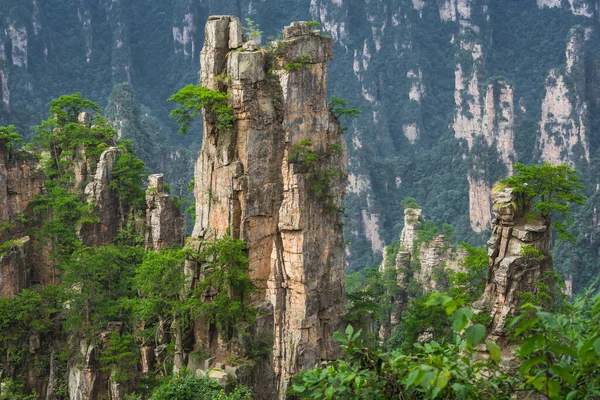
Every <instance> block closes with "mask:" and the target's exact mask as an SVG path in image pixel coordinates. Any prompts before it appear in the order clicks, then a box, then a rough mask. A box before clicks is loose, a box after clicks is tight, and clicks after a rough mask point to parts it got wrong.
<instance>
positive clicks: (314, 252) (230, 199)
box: [188, 16, 347, 398]
mask: <svg viewBox="0 0 600 400" xmlns="http://www.w3.org/2000/svg"><path fill="white" fill-rule="evenodd" d="M239 30H240V28H239V20H238V19H237V18H235V17H228V16H218V17H210V18H209V20H208V23H207V26H206V40H205V44H204V48H203V50H202V53H201V63H202V71H201V84H202V85H204V86H207V87H210V88H215V89H216V88H219V89H221V90H227V91H228V93H229V94H230V95H231V103H232V105H233V112H234V116H235V123H234V127H233V128H232V129H229V130H217V127H216V124H215V120H214V116H212V115H210V112H205V113H204V139H203V144H202V150H201V153H200V157H199V158H198V161H197V163H196V170H195V171H196V172H195V177H196V179H195V182H196V184H195V189H194V193H195V196H196V216H197V217H196V224H195V227H194V232H193V237H194V238H200V239H209V238H213V237H221V236H223V235H225V234H226V233H227V232H229V233H230V234H232V235H233V236H234V237H238V238H241V239H243V240H244V241H245V242H246V244H247V245H248V252H249V260H250V271H251V272H250V274H251V276H252V277H254V278H261V279H265V280H266V281H267V283H266V290H265V292H264V296H265V300H267V301H268V302H269V303H270V304H271V308H270V310H271V311H269V312H270V313H271V314H270V316H269V317H268V318H270V319H271V324H266V325H264V324H263V325H264V327H265V329H268V330H270V333H272V334H273V335H274V349H273V360H272V364H271V365H270V366H269V367H268V368H267V369H268V370H269V371H266V370H264V369H263V372H264V373H263V374H262V375H263V376H262V377H261V380H260V382H258V381H257V380H255V381H254V385H262V387H259V388H258V389H259V390H258V391H259V393H258V395H259V396H260V397H262V398H276V397H278V396H279V397H281V398H283V397H285V390H286V387H287V382H288V380H289V379H290V377H291V376H292V375H293V374H295V373H297V372H298V371H299V370H300V369H304V368H311V367H313V366H314V365H315V363H317V362H318V361H319V360H323V359H331V358H334V357H336V356H337V354H338V349H337V346H336V345H335V344H334V342H333V341H332V339H331V334H332V333H333V332H334V331H335V330H338V329H339V327H340V324H341V319H340V318H341V316H342V315H343V312H344V294H343V292H344V284H343V282H344V253H343V239H342V231H341V215H340V214H339V213H338V212H336V210H337V209H338V207H341V202H342V199H343V197H344V195H345V183H346V177H347V171H346V168H347V161H346V152H345V142H344V140H343V138H342V136H341V131H340V127H339V124H338V122H337V121H336V120H335V118H334V117H333V116H332V115H331V114H330V113H329V110H328V105H327V91H326V90H327V74H326V72H327V67H326V64H327V62H328V61H330V60H331V59H332V42H331V39H329V38H323V37H321V36H320V35H318V34H315V33H313V32H311V30H310V29H309V28H308V25H307V24H306V23H293V24H292V25H291V26H290V27H288V28H286V29H285V31H284V37H285V39H284V42H285V43H284V46H283V48H282V49H283V50H282V51H281V54H279V56H278V58H277V61H278V63H279V64H280V67H279V68H276V74H270V73H269V72H268V71H267V66H266V62H265V54H264V52H263V51H261V50H253V47H251V46H244V47H243V48H242V49H241V51H240V50H238V51H235V52H230V51H231V50H232V47H233V46H235V48H238V47H240V43H239V41H238V40H237V36H236V35H237V32H238V31H239ZM233 36H235V37H236V38H235V40H233V41H232V40H231V38H232V37H233ZM228 52H230V53H229V57H227V53H228ZM300 57H302V60H303V63H304V65H303V67H302V68H300V69H295V70H291V71H286V70H284V69H283V68H281V67H282V66H283V65H286V64H288V63H290V62H297V61H298V60H299V59H300ZM222 74H226V75H229V76H231V82H230V83H227V84H225V83H223V82H222V81H218V80H217V79H215V76H216V75H222ZM300 140H310V141H311V143H312V150H313V151H315V152H317V153H318V154H322V156H321V157H320V158H319V160H318V164H317V165H316V166H314V167H310V166H307V165H304V164H303V163H302V162H298V161H297V160H290V159H288V155H290V154H292V153H293V151H294V149H295V146H296V145H297V144H298V143H299V142H300ZM333 144H336V145H337V146H336V150H335V151H330V150H329V148H330V146H331V145H333ZM311 168H319V169H329V170H332V171H334V172H335V173H334V174H333V175H332V177H331V178H330V179H329V183H328V189H327V192H328V196H331V197H328V198H321V197H319V196H317V195H316V194H315V193H314V192H313V190H312V189H311V176H312V175H311V174H314V170H312V169H311ZM190 269H193V267H190V266H188V270H190ZM189 273H190V274H192V276H193V274H194V272H192V271H190V272H189ZM197 328H198V329H201V330H202V329H206V326H205V325H202V324H201V326H198V327H197ZM195 335H196V337H197V340H205V339H204V338H205V337H206V336H205V335H203V334H200V333H195ZM216 347H218V345H216ZM211 352H213V353H215V355H217V356H218V353H219V352H218V350H217V349H216V348H215V345H214V344H213V346H212V348H211ZM257 368H260V367H257Z"/></svg>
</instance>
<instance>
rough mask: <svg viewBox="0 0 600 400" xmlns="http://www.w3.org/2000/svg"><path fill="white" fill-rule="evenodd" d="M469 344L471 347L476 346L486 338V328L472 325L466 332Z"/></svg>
mask: <svg viewBox="0 0 600 400" xmlns="http://www.w3.org/2000/svg"><path fill="white" fill-rule="evenodd" d="M465 337H466V339H467V343H469V344H470V345H471V346H476V345H477V344H479V343H480V342H481V341H482V340H483V338H484V337H485V327H484V326H483V325H481V324H476V325H472V326H470V327H468V328H467V330H466V331H465Z"/></svg>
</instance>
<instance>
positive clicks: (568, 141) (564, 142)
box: [536, 26, 590, 166]
mask: <svg viewBox="0 0 600 400" xmlns="http://www.w3.org/2000/svg"><path fill="white" fill-rule="evenodd" d="M584 43H585V31H584V28H583V27H581V26H578V27H575V28H573V29H571V31H570V32H569V37H568V39H567V47H566V51H565V57H566V63H565V65H564V66H562V67H561V68H555V69H552V70H551V71H550V73H549V74H548V77H547V78H546V93H545V96H544V100H543V102H542V115H541V120H540V124H539V134H538V138H537V143H536V147H537V149H538V150H539V152H540V153H541V158H542V159H543V160H545V161H549V162H550V163H552V164H554V165H557V164H562V163H568V164H570V165H571V166H575V165H582V164H583V165H585V164H587V163H589V162H590V150H589V138H588V136H589V133H588V129H589V121H588V118H589V116H588V104H587V102H586V99H585V86H586V83H585V81H586V74H585V59H584V57H585V53H584Z"/></svg>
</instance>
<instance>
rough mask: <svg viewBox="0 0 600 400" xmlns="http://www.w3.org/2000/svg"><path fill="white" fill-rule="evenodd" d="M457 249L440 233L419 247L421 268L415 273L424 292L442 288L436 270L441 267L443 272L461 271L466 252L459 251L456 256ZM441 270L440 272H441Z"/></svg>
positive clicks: (414, 276) (414, 275) (415, 278)
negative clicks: (461, 263) (461, 262)
mask: <svg viewBox="0 0 600 400" xmlns="http://www.w3.org/2000/svg"><path fill="white" fill-rule="evenodd" d="M456 254H457V252H456V250H455V249H454V248H453V247H452V246H451V244H450V242H449V241H448V239H446V237H445V236H444V235H438V236H436V237H434V238H433V240H432V241H431V242H429V243H423V244H422V245H421V248H420V249H419V264H420V266H419V269H418V270H416V271H415V272H414V274H413V278H414V280H416V281H417V282H418V283H419V284H420V285H421V288H423V292H424V293H431V292H434V291H436V290H443V289H440V286H439V283H438V281H437V279H436V272H438V269H440V270H441V271H443V272H448V271H460V270H461V269H462V268H461V266H460V261H461V260H462V258H463V257H464V254H462V253H459V256H458V257H456ZM441 271H440V272H441Z"/></svg>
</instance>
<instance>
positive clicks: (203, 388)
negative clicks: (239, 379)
mask: <svg viewBox="0 0 600 400" xmlns="http://www.w3.org/2000/svg"><path fill="white" fill-rule="evenodd" d="M252 398H253V396H252V392H251V390H250V389H248V388H246V387H243V386H240V387H237V388H235V389H234V390H233V391H232V392H231V393H228V394H227V393H226V392H225V390H224V389H223V388H222V387H221V385H219V384H218V383H217V382H215V381H213V380H212V379H209V378H204V377H195V376H193V375H191V374H189V375H183V376H176V377H173V378H172V379H169V380H166V381H165V382H163V383H161V384H160V386H158V387H157V388H156V390H155V391H154V393H153V394H152V397H150V400H197V399H203V400H252Z"/></svg>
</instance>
